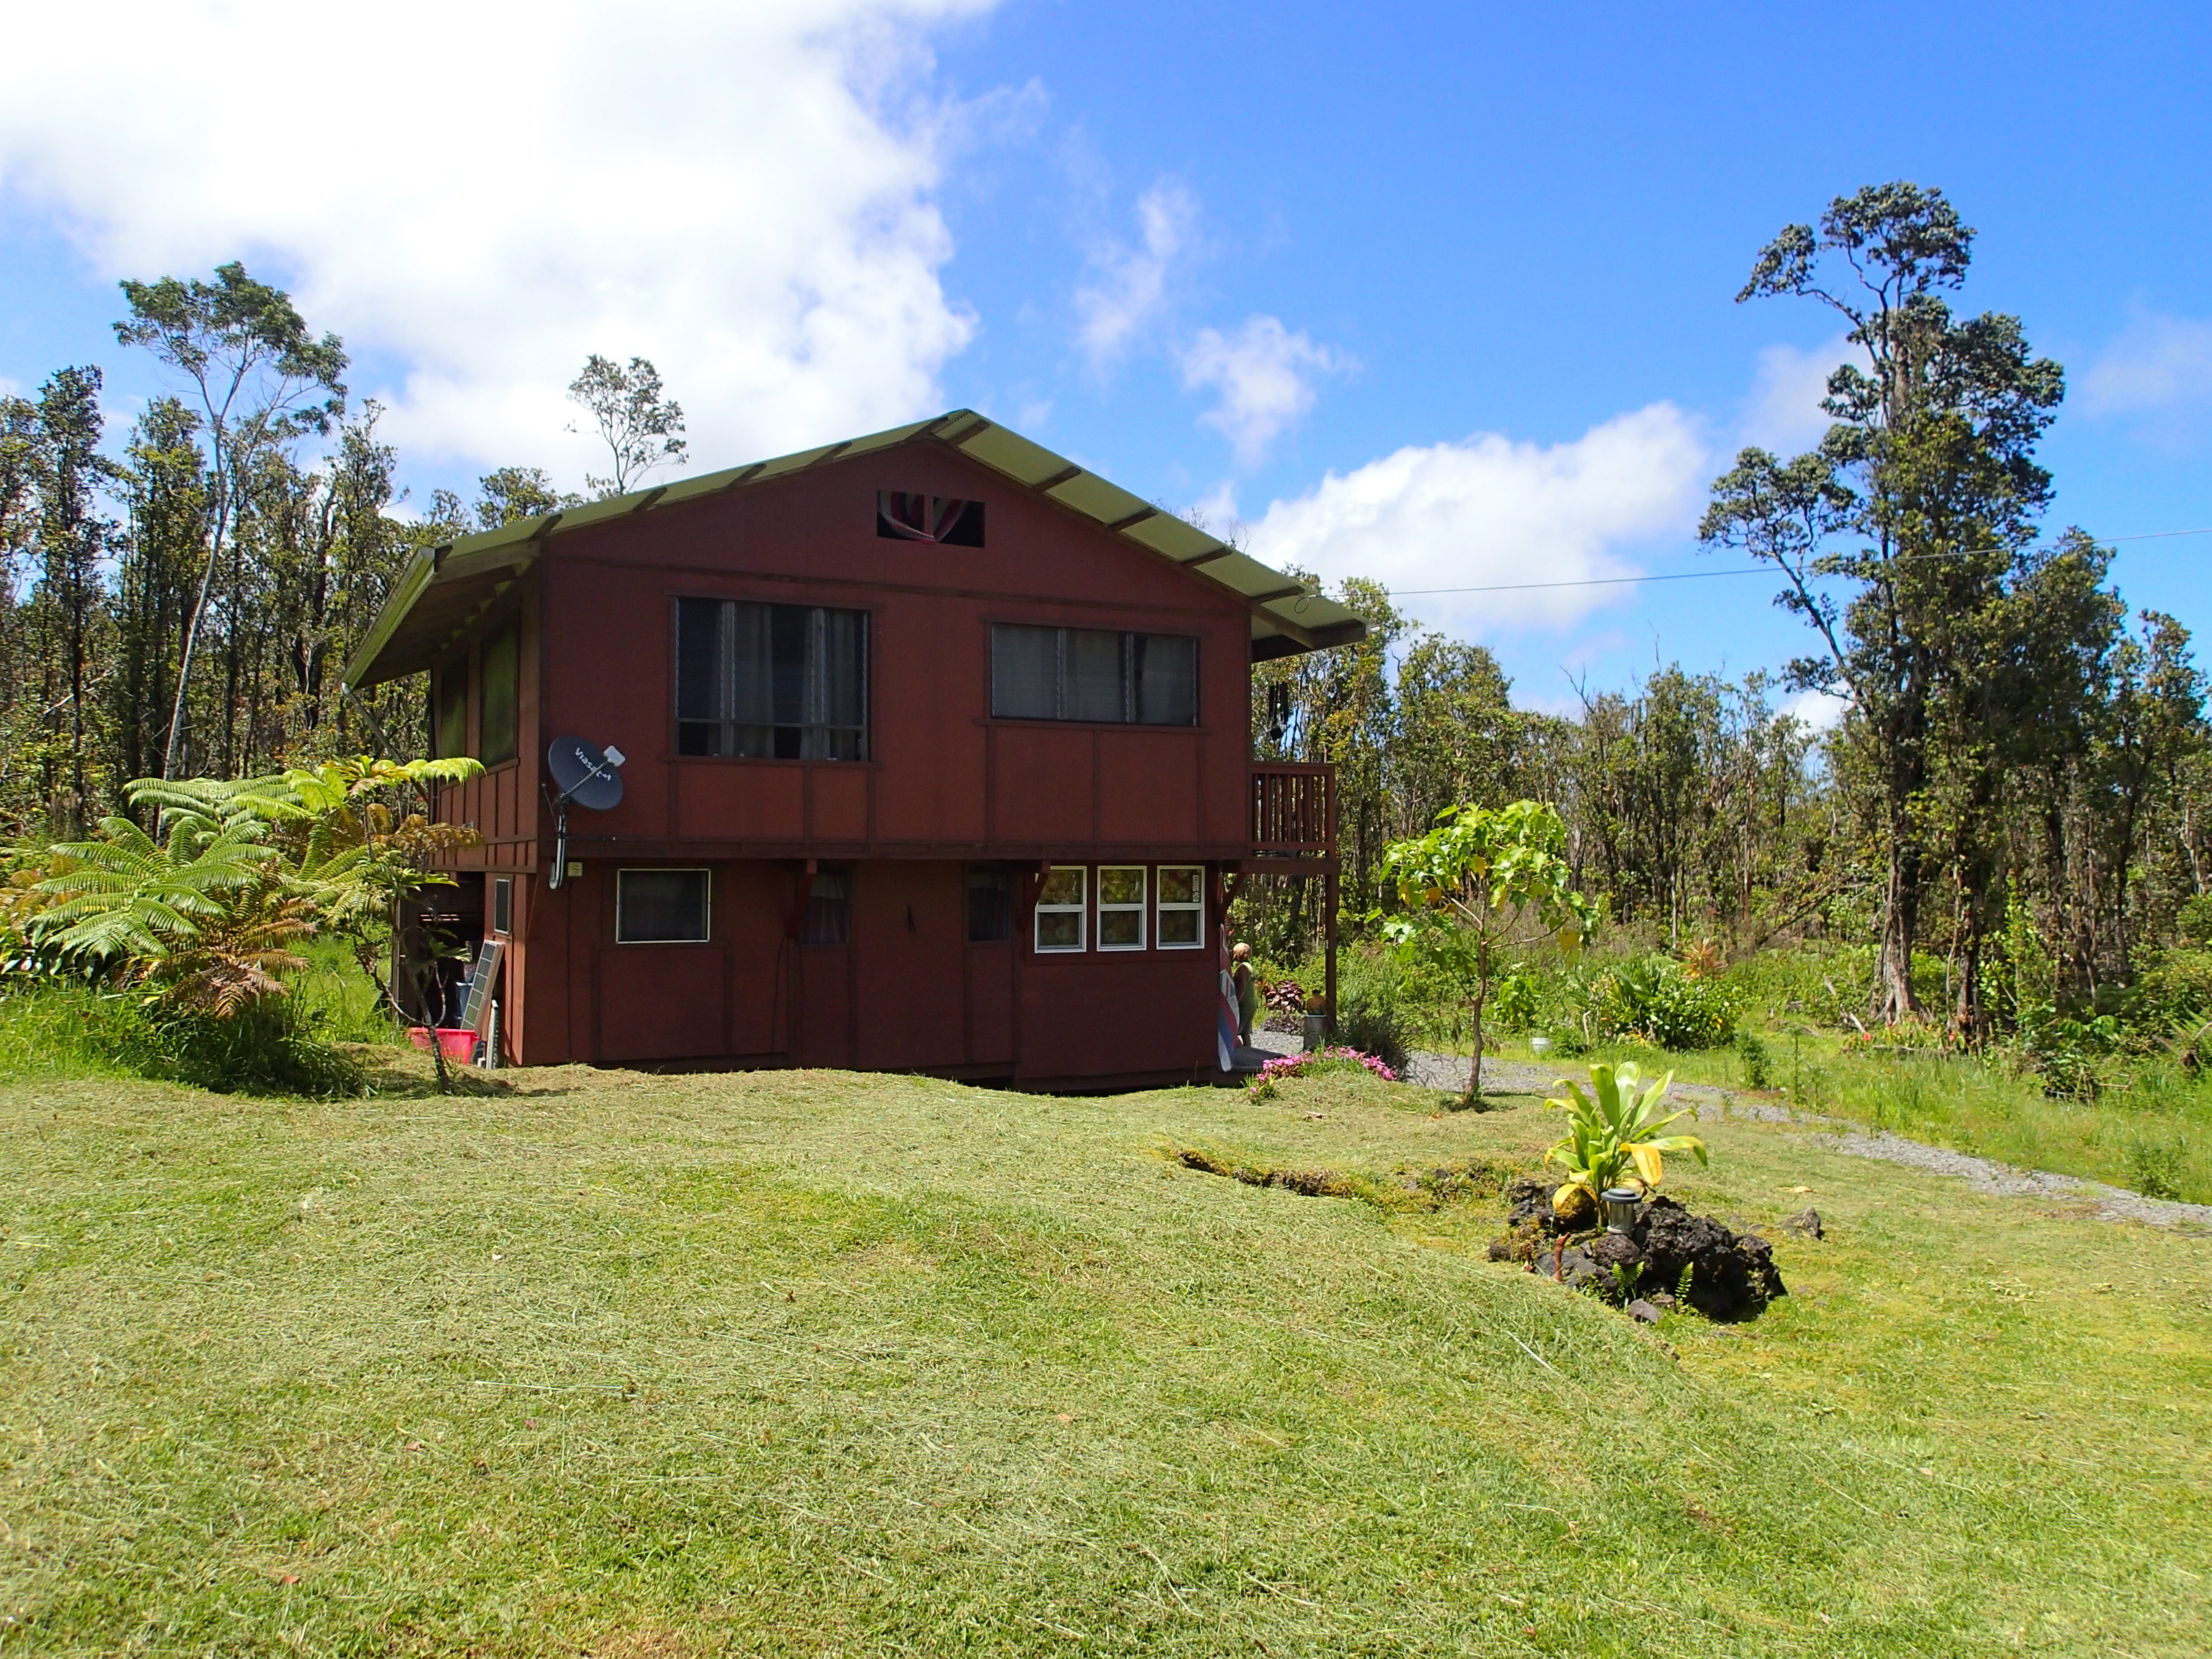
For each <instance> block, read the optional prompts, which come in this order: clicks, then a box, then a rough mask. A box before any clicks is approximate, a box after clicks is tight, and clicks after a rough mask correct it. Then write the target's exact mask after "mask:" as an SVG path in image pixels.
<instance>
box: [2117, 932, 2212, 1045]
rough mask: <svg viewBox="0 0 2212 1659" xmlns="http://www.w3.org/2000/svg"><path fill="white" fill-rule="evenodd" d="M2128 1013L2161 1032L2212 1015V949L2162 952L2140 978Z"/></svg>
mask: <svg viewBox="0 0 2212 1659" xmlns="http://www.w3.org/2000/svg"><path fill="white" fill-rule="evenodd" d="M2190 902H2191V903H2192V904H2194V903H2196V902H2197V900H2194V899H2192V900H2191V901H2190ZM2128 1015H2129V1018H2130V1020H2132V1021H2133V1022H2134V1023H2135V1024H2138V1025H2141V1026H2142V1027H2145V1028H2147V1029H2148V1030H2153V1031H2155V1032H2157V1033H2159V1034H2160V1035H2161V1036H2163V1035H2164V1034H2165V1033H2166V1032H2167V1031H2169V1030H2172V1028H2173V1026H2174V1025H2175V1024H2180V1023H2185V1022H2188V1023H2195V1022H2201V1021H2203V1019H2205V1018H2208V1017H2212V950H2205V949H2187V948H2179V949H2175V950H2172V951H2160V952H2159V954H2158V956H2157V957H2156V958H2155V959H2154V960H2153V961H2152V963H2150V965H2149V966H2148V968H2147V969H2145V970H2144V972H2143V975H2142V978H2141V979H2139V980H2138V981H2136V986H2135V992H2134V994H2133V995H2132V996H2131V997H2130V999H2129V1001H2128Z"/></svg>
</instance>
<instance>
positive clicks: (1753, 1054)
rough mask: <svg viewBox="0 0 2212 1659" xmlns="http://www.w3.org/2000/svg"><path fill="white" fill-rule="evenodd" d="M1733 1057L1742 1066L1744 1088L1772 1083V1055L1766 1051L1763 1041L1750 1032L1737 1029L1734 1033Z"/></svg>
mask: <svg viewBox="0 0 2212 1659" xmlns="http://www.w3.org/2000/svg"><path fill="white" fill-rule="evenodd" d="M1735 1057H1736V1060H1737V1063H1738V1064H1739V1065H1741V1066H1742V1068H1743V1086H1744V1087H1745V1088H1747V1089H1765V1088H1767V1087H1770V1086H1771V1085H1772V1083H1773V1081H1774V1070H1773V1060H1772V1057H1771V1055H1770V1054H1768V1053H1767V1052H1766V1045H1765V1043H1764V1042H1760V1041H1759V1038H1758V1037H1757V1036H1755V1035H1753V1033H1752V1032H1750V1031H1747V1030H1739V1031H1738V1032H1737V1033H1736V1034H1735Z"/></svg>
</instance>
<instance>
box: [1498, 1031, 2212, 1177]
mask: <svg viewBox="0 0 2212 1659" xmlns="http://www.w3.org/2000/svg"><path fill="white" fill-rule="evenodd" d="M1753 1036H1756V1037H1757V1038H1758V1042H1759V1045H1760V1047H1761V1048H1764V1050H1765V1055H1764V1060H1763V1063H1760V1064H1759V1066H1757V1070H1756V1072H1754V1069H1753V1064H1752V1062H1750V1061H1749V1060H1747V1056H1746V1054H1745V1053H1744V1052H1743V1051H1742V1049H1741V1048H1737V1047H1733V1046H1732V1047H1729V1048H1709V1049H1692V1050H1688V1051H1682V1050H1662V1049H1656V1048H1650V1047H1648V1046H1646V1045H1644V1044H1640V1043H1604V1044H1600V1045H1599V1046H1597V1047H1595V1048H1592V1049H1591V1050H1590V1051H1589V1053H1588V1054H1578V1055H1577V1056H1575V1057H1573V1058H1572V1059H1562V1058H1561V1057H1560V1056H1559V1054H1549V1055H1546V1056H1544V1057H1543V1058H1542V1059H1541V1060H1538V1058H1537V1056H1535V1055H1534V1054H1533V1053H1532V1052H1531V1051H1530V1049H1529V1048H1528V1043H1527V1041H1526V1040H1525V1039H1521V1040H1509V1041H1508V1042H1504V1043H1502V1044H1500V1045H1499V1048H1498V1057H1499V1058H1501V1059H1506V1060H1517V1061H1521V1062H1522V1063H1524V1064H1541V1065H1543V1066H1547V1067H1556V1068H1557V1069H1558V1071H1559V1074H1560V1075H1561V1076H1579V1075H1580V1074H1581V1073H1582V1072H1583V1069H1584V1068H1585V1067H1587V1066H1589V1064H1590V1062H1591V1061H1593V1060H1607V1061H1609V1062H1613V1063H1616V1064H1617V1063H1619V1062H1620V1061H1622V1060H1634V1061H1636V1062H1637V1064H1638V1065H1639V1066H1642V1067H1643V1068H1644V1071H1645V1072H1646V1073H1650V1074H1653V1075H1658V1074H1662V1073H1666V1072H1668V1071H1671V1072H1673V1073H1674V1074H1675V1076H1676V1077H1677V1078H1678V1079H1680V1081H1682V1082H1685V1083H1705V1084H1711V1085H1717V1086H1718V1087H1720V1088H1723V1089H1729V1090H1742V1091H1752V1092H1753V1093H1755V1094H1757V1095H1759V1096H1761V1097H1765V1098H1767V1099H1771V1100H1772V1101H1774V1102H1775V1103H1778V1104H1795V1105H1798V1106H1802V1107H1803V1108H1804V1109H1806V1110H1807V1111H1808V1112H1814V1113H1819V1114H1821V1115H1827V1116H1832V1117H1839V1118H1843V1119H1845V1120H1847V1121H1851V1122H1854V1123H1859V1124H1863V1125H1864V1126H1865V1127H1868V1128H1870V1129H1883V1130H1888V1131H1890V1132H1892V1133H1896V1134H1900V1135H1903V1136H1905V1137H1906V1138H1907V1139H1913V1140H1920V1141H1925V1142H1927V1143H1929V1145H1932V1146H1948V1147H1950V1148H1952V1149H1954V1150H1955V1151H1959V1152H1971V1153H1972V1154H1974V1155H1975V1156H1977V1157H1982V1158H1996V1159H1997V1160H1999V1161H2000V1162H2002V1163H2006V1164H2014V1165H2016V1166H2018V1167H2020V1168H2021V1169H2027V1170H2051V1171H2053V1172H2055V1173H2057V1174H2060V1175H2073V1176H2085V1177H2087V1179H2089V1180H2092V1181H2103V1182H2110V1183H2111V1184H2112V1185H2113V1186H2116V1187H2122V1188H2127V1189H2128V1190H2130V1191H2132V1192H2140V1193H2143V1194H2145V1195H2147V1196H2148V1197H2153V1198H2168V1199H2181V1200H2186V1201H2187V1202H2190V1203H2194V1204H2208V1203H2212V1080H2206V1079H2198V1078H2195V1077H2192V1076H2191V1075H2190V1074H2189V1073H2187V1072H2186V1071H2185V1070H2184V1069H2183V1068H2182V1067H2181V1066H2179V1065H2177V1064H2174V1063H2172V1062H2170V1061H2167V1060H2163V1059H2156V1060H2145V1061H2142V1062H2140V1063H2139V1064H2137V1065H2136V1066H2133V1067H2131V1068H2130V1070H2129V1071H2128V1072H2127V1073H2125V1074H2124V1076H2123V1077H2122V1078H2120V1079H2118V1081H2117V1082H2116V1083H2115V1084H2114V1085H2112V1086H2110V1087H2108V1088H2106V1090H2105V1091H2103V1092H2102V1093H2101V1094H2100V1095H2099V1096H2098V1097H2096V1098H2095V1099H2093V1100H2068V1099H2060V1098H2055V1097H2052V1096H2051V1095H2049V1094H2047V1093H2045V1091H2044V1089H2043V1087H2042V1085H2040V1083H2039V1081H2038V1080H2037V1079H2035V1078H2034V1077H2033V1076H2032V1075H2027V1076H2022V1075H2015V1074H2013V1073H2008V1072H2007V1071H2006V1070H2005V1069H2004V1068H2003V1067H2002V1066H1999V1065H1996V1064H1994V1063H1990V1062H1987V1061H1984V1060H1979V1059H1977V1058H1974V1057H1972V1056H1970V1055H1962V1054H1948V1053H1944V1052H1942V1051H1941V1050H1917V1051H1916V1050H1911V1049H1899V1050H1896V1051H1893V1052H1883V1051H1881V1049H1879V1048H1872V1049H1870V1048H1869V1047H1868V1046H1867V1045H1865V1044H1863V1043H1857V1042H1850V1041H1846V1040H1844V1039H1841V1038H1838V1037H1836V1036H1832V1035H1829V1034H1823V1033H1805V1034H1793V1033H1791V1032H1789V1031H1786V1030H1785V1031H1775V1030H1767V1031H1765V1033H1764V1034H1760V1033H1758V1032H1753ZM1762 1079H1763V1081H1762Z"/></svg>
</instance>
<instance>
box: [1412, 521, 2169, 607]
mask: <svg viewBox="0 0 2212 1659" xmlns="http://www.w3.org/2000/svg"><path fill="white" fill-rule="evenodd" d="M2176 536H2212V525H2207V526H2204V527H2203V529H2201V530H2147V531H2145V532H2142V534H2141V535H2139V536H2106V537H2103V538H2100V539H2098V540H2095V541H2093V542H2092V543H2091V544H2090V545H2091V546H2093V547H2112V546H2116V545H2118V544H2119V543H2121V542H2156V541H2166V540H2168V539H2170V538H2172V537H2176ZM2011 551H2012V549H2010V548H2006V547H1966V548H1960V549H1959V550H1957V551H1955V552H1951V553H1905V554H1901V555H1899V556H1898V557H1897V558H1895V559H1893V560H1892V561H1891V562H1892V563H1893V564H1911V563H1915V562H1918V561H1920V560H1923V559H1972V558H1976V557H1978V556H1980V555H1982V554H1984V553H2008V552H2011ZM1773 569H1774V566H1772V565H1771V564H1750V565H1744V566H1741V567H1740V568H1735V569H1732V570H1676V571H1669V572H1666V573H1663V574H1659V575H1652V576H1586V577H1583V578H1582V579H1581V580H1577V581H1560V582H1492V583H1491V584H1489V585H1487V586H1482V587H1399V588H1393V589H1392V590H1391V597H1392V598H1393V599H1419V598H1420V597H1422V596H1424V595H1426V594H1431V593H1525V592H1528V591H1529V590H1530V589H1532V588H1539V587H1624V586H1629V585H1630V584H1632V583H1635V582H1701V581H1710V580H1712V579H1713V578H1715V577H1717V576H1764V575H1767V574H1771V572H1772V571H1773Z"/></svg>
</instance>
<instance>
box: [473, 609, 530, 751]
mask: <svg viewBox="0 0 2212 1659" xmlns="http://www.w3.org/2000/svg"><path fill="white" fill-rule="evenodd" d="M521 668H522V628H521V619H520V617H508V618H507V620H506V621H505V622H503V623H501V624H500V625H499V626H498V627H496V628H495V629H492V630H491V632H490V633H489V634H487V635H484V642H483V693H482V695H483V711H482V712H483V734H482V735H483V754H481V755H479V756H478V757H477V758H478V759H479V760H481V761H483V763H484V764H485V765H486V766H497V765H498V764H499V763H501V762H502V761H511V760H513V758H514V745H515V738H516V726H517V714H518V710H517V703H518V701H519V698H520V692H521V689H522V676H521Z"/></svg>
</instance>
